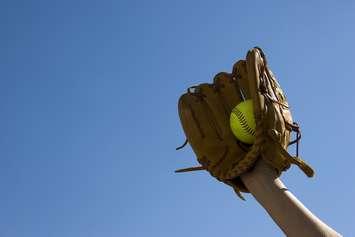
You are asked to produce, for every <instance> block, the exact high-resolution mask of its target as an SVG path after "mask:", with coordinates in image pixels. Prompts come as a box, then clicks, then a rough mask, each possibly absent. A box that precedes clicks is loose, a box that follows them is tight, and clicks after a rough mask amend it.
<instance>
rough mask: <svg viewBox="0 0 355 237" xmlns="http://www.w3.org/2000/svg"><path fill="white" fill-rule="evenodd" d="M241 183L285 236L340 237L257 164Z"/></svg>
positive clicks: (266, 169) (274, 175) (273, 175)
mask: <svg viewBox="0 0 355 237" xmlns="http://www.w3.org/2000/svg"><path fill="white" fill-rule="evenodd" d="M241 178H242V180H243V182H244V184H245V186H246V187H247V188H248V190H249V191H250V192H251V194H252V195H253V196H254V197H255V199H256V200H257V201H258V202H259V203H260V204H261V205H262V206H263V207H264V208H265V210H266V211H267V212H268V213H269V215H270V216H271V217H272V219H273V220H274V221H275V222H276V224H277V225H278V226H279V227H280V228H281V229H282V231H283V232H284V233H285V234H286V235H287V236H291V237H292V236H297V237H299V236H307V237H313V236H314V237H318V236H319V237H320V236H324V237H326V236H327V237H338V236H341V235H340V234H338V233H337V232H336V231H334V230H333V229H332V228H330V227H329V226H328V225H326V224H325V223H324V222H322V221H321V220H320V219H319V218H317V217H316V216H315V215H314V214H313V213H312V212H311V211H309V210H308V209H307V208H306V207H305V206H304V205H303V204H302V203H301V202H300V201H299V200H298V199H297V198H296V197H295V196H294V195H293V194H292V193H291V192H290V191H289V190H287V188H286V187H285V185H284V184H283V183H282V182H281V180H280V179H279V178H277V175H276V172H274V171H273V170H272V169H271V168H270V167H269V166H268V165H267V164H266V163H264V162H263V161H262V160H260V161H259V162H258V163H257V165H256V167H255V168H254V169H253V171H251V172H249V173H246V174H244V175H242V177H241Z"/></svg>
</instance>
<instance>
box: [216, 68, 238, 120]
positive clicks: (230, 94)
mask: <svg viewBox="0 0 355 237" xmlns="http://www.w3.org/2000/svg"><path fill="white" fill-rule="evenodd" d="M214 84H215V86H216V92H217V94H218V96H219V97H220V100H221V102H222V104H223V107H224V108H225V110H226V111H227V114H229V115H230V113H231V112H232V110H233V108H234V107H235V106H236V105H237V104H239V103H240V102H241V101H243V97H242V95H241V93H240V90H239V88H238V85H237V84H236V82H235V81H234V80H232V75H231V74H228V73H225V72H221V73H218V74H217V75H216V76H215V78H214Z"/></svg>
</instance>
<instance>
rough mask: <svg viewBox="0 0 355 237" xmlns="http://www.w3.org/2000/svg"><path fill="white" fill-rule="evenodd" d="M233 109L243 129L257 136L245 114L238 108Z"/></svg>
mask: <svg viewBox="0 0 355 237" xmlns="http://www.w3.org/2000/svg"><path fill="white" fill-rule="evenodd" d="M233 111H234V112H235V114H236V115H237V118H238V119H239V121H240V124H241V126H242V128H243V130H244V131H245V132H246V133H248V134H249V135H252V136H255V130H254V129H253V128H251V127H250V126H249V125H248V122H247V120H246V118H245V116H244V114H243V113H242V112H241V111H240V110H239V109H237V108H235V109H233Z"/></svg>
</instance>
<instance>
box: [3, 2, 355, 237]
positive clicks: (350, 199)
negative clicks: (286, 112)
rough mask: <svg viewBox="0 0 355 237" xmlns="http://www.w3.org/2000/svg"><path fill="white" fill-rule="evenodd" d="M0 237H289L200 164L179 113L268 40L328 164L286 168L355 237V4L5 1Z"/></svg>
mask: <svg viewBox="0 0 355 237" xmlns="http://www.w3.org/2000/svg"><path fill="white" fill-rule="evenodd" d="M0 19H1V21H0V22H1V37H0V47H1V51H0V52H1V53H0V60H1V61H0V67H1V70H0V74H1V75H0V101H1V102H0V106H1V110H0V112H1V123H0V131H1V132H0V162H1V163H0V236H3V237H64V236H65V237H78V236H83V237H103V236H104V237H117V236H122V237H136V236H137V237H138V236H147V237H153V236H154V237H157V236H172V237H173V236H204V237H209V236H283V234H282V232H281V231H280V230H279V229H278V227H277V226H276V225H275V224H274V223H273V221H272V220H271V218H269V217H268V216H267V214H266V212H265V211H264V210H263V209H262V208H261V207H260V206H259V205H258V204H257V203H256V201H255V200H254V199H253V197H252V196H251V195H249V194H246V195H245V196H246V199H247V201H246V202H243V201H241V200H239V199H238V198H237V197H236V196H235V195H234V193H233V191H232V189H231V188H229V187H227V186H225V185H223V184H221V183H219V182H218V181H216V180H215V179H213V178H211V177H210V176H209V175H208V174H207V173H205V172H196V173H187V174H175V173H174V172H173V171H174V170H175V169H177V168H182V167H187V166H190V165H195V164H196V161H195V158H194V154H193V153H192V151H191V149H190V148H189V147H187V148H186V149H184V150H182V151H175V147H176V146H178V145H180V144H181V143H182V142H183V141H184V140H185V137H184V134H183V131H182V128H181V125H180V121H179V118H178V114H177V101H178V98H179V96H180V95H181V94H182V93H183V92H184V91H185V89H186V88H187V87H189V86H192V85H194V84H197V83H202V82H210V81H211V80H212V78H213V76H214V75H215V74H216V73H218V72H220V71H231V68H232V65H233V63H234V62H235V61H236V60H238V59H242V58H244V57H245V55H246V52H247V50H248V49H250V48H252V47H253V46H256V45H257V46H260V47H262V48H263V49H264V51H265V53H266V55H267V56H268V59H269V64H270V66H271V68H272V70H273V71H274V73H275V74H276V76H277V78H278V80H279V82H280V84H281V85H282V87H283V89H284V90H285V92H286V95H287V97H288V99H289V102H290V104H291V106H292V112H293V115H294V119H295V120H296V121H298V122H299V123H300V125H301V126H302V130H303V139H302V142H301V155H302V157H303V158H304V159H305V160H306V161H307V162H309V164H311V165H312V166H313V167H314V168H315V170H316V176H315V177H314V178H312V179H309V178H307V177H306V176H305V175H304V174H303V173H302V172H301V171H300V170H299V169H298V168H297V167H293V168H291V169H290V170H289V172H287V173H284V174H283V176H282V180H283V181H284V182H285V184H286V185H287V186H288V188H289V189H290V190H291V191H292V192H293V193H294V194H295V195H296V196H297V197H298V198H299V199H300V200H301V201H302V202H303V203H304V204H305V205H306V206H307V207H309V208H310V209H311V210H312V211H313V212H314V213H315V214H316V215H317V216H319V217H320V218H321V219H322V220H324V221H325V222H326V223H328V224H329V225H330V226H332V227H333V228H335V229H336V230H337V231H339V232H340V233H342V234H344V236H352V235H353V229H354V223H355V222H354V211H355V204H354V200H355V188H354V180H355V169H354V167H355V151H354V147H355V144H354V133H355V128H354V120H355V112H354V103H355V91H354V88H355V82H354V80H355V77H354V75H355V60H354V55H355V46H354V42H355V32H354V30H355V28H354V22H355V4H354V2H353V1H297V3H295V2H291V1H288V2H287V1H249V2H248V1H188V0H184V1H166V0H165V1H163V0H162V1H155V0H152V1H136V0H130V1H128V0H127V1H113V0H111V1H108V0H107V1H106V0H101V1H92V0H86V1H84V0H82V1H77V0H71V1H69V0H62V1H48V0H43V1H31V0H27V1H15V0H13V1H2V2H1V5H0Z"/></svg>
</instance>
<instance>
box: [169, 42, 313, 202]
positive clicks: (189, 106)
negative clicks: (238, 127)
mask: <svg viewBox="0 0 355 237" xmlns="http://www.w3.org/2000/svg"><path fill="white" fill-rule="evenodd" d="M247 99H251V100H252V101H253V108H254V118H255V124H256V127H255V131H252V132H253V133H254V134H255V140H254V143H253V144H252V145H248V144H244V143H242V142H241V141H239V140H237V138H236V137H235V136H234V135H233V133H232V131H231V129H230V123H229V118H230V114H231V112H232V110H233V108H234V107H235V106H236V105H237V104H239V103H240V102H242V101H244V100H247ZM178 110H179V116H180V120H181V124H182V127H183V130H184V132H185V135H186V138H187V140H186V142H185V143H184V145H183V146H185V145H186V144H187V143H189V144H190V145H191V147H192V149H193V151H194V153H195V154H196V156H197V160H198V162H199V163H200V164H201V166H198V167H191V168H185V169H179V170H177V171H176V172H187V171H194V170H207V171H208V172H209V173H210V174H211V175H212V176H213V177H215V178H216V179H217V180H219V181H221V182H224V183H226V184H228V185H230V186H232V187H233V189H234V191H235V192H236V194H237V195H238V196H239V197H240V198H242V199H244V198H243V197H242V195H241V193H240V192H241V191H242V192H248V190H247V188H246V187H245V186H244V184H243V182H242V181H241V179H240V175H242V174H243V173H245V172H248V171H250V170H251V169H252V168H253V166H254V165H255V162H256V161H257V160H258V159H264V160H265V161H266V162H267V163H268V164H269V165H270V166H271V167H273V168H274V169H275V170H276V172H277V173H278V175H280V174H281V172H282V171H285V170H287V169H288V168H289V167H290V165H291V164H295V165H297V166H298V167H299V168H300V169H301V170H302V171H303V172H304V173H305V174H306V175H307V176H308V177H312V176H313V174H314V172H313V170H312V168H311V167H310V166H308V165H307V164H306V163H305V162H304V161H303V160H302V159H300V158H299V157H298V142H299V140H300V138H301V133H300V128H299V126H298V125H297V123H295V122H293V120H292V116H291V113H290V110H289V106H288V103H287V100H286V97H285V95H284V93H283V91H282V90H281V88H280V86H279V84H278V82H277V81H276V78H275V76H274V75H273V74H272V72H271V71H270V69H269V67H268V65H267V61H266V58H265V55H264V53H263V51H262V50H261V49H260V48H257V47H255V48H253V49H251V50H250V51H249V52H248V53H247V56H246V60H240V61H238V62H237V63H235V65H234V66H233V71H232V73H225V72H221V73H218V74H217V75H216V76H215V78H214V80H213V83H212V84H208V83H204V84H200V85H198V86H193V87H190V88H188V90H187V93H185V94H183V95H182V96H181V97H180V99H179V103H178ZM292 131H295V132H296V133H297V135H296V139H295V141H292V142H290V135H291V132H292ZM293 143H297V149H296V153H297V154H296V156H292V155H290V154H289V153H288V152H287V147H288V146H289V145H291V144H293ZM183 146H181V147H178V148H177V150H178V149H180V148H182V147H183Z"/></svg>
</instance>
